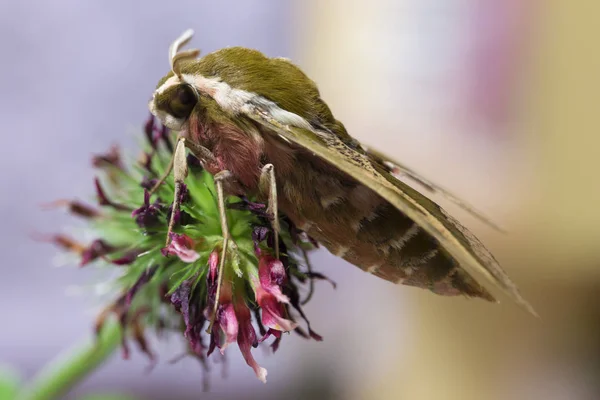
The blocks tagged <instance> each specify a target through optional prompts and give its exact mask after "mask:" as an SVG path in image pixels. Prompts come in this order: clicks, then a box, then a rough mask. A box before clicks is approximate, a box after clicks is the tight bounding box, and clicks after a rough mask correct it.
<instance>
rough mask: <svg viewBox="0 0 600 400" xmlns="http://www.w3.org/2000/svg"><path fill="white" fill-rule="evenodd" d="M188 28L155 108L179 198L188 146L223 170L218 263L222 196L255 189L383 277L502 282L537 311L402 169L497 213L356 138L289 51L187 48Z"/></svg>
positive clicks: (438, 284) (447, 284)
mask: <svg viewBox="0 0 600 400" xmlns="http://www.w3.org/2000/svg"><path fill="white" fill-rule="evenodd" d="M192 35H193V32H192V31H191V30H188V31H186V32H184V33H183V34H182V35H181V36H180V37H179V38H178V39H176V40H175V41H174V42H173V44H172V45H171V47H170V49H169V61H170V65H171V71H170V72H169V73H168V74H167V75H166V76H164V77H163V78H162V79H161V80H160V81H159V83H158V85H157V88H156V90H155V92H154V94H153V98H152V100H151V101H150V104H149V108H150V111H151V112H152V113H153V114H154V115H155V116H156V117H157V118H159V119H160V120H161V121H162V123H163V124H164V125H166V126H167V127H168V128H170V129H172V130H174V131H177V132H178V133H179V137H178V141H177V146H176V151H175V154H174V159H173V162H172V163H171V167H172V168H173V170H174V177H175V182H176V184H175V185H176V187H175V191H176V195H175V203H174V207H176V206H177V201H178V195H177V193H178V192H179V190H180V188H181V185H182V184H183V181H184V179H185V177H186V173H187V166H186V148H187V149H189V150H190V151H191V152H192V153H193V154H194V155H196V157H197V158H198V159H199V160H201V162H202V164H203V166H204V168H205V169H206V170H208V171H209V172H210V173H212V174H213V175H214V177H215V183H216V188H217V198H218V202H219V209H220V215H221V228H222V231H223V238H224V239H223V249H222V257H221V258H220V260H221V265H220V266H219V268H220V269H221V270H222V268H223V263H224V262H225V258H226V254H227V253H226V251H227V248H228V246H229V247H231V246H234V244H233V243H231V241H230V239H229V233H228V232H229V231H228V228H227V220H226V216H225V200H224V196H225V194H236V195H239V194H246V195H254V196H257V197H258V198H259V199H262V200H265V201H266V202H267V203H268V211H269V212H270V213H272V215H274V216H275V217H274V218H273V228H274V230H275V231H276V232H278V231H279V229H280V228H279V218H278V216H279V215H285V216H286V217H287V218H289V220H290V221H292V223H293V224H295V225H296V226H297V227H298V228H299V229H301V230H302V231H304V232H306V233H307V234H308V235H309V236H311V237H312V238H314V239H315V240H317V241H318V242H319V243H321V244H322V245H323V246H325V247H326V248H327V249H328V250H329V251H330V252H331V253H332V254H334V255H336V256H338V257H341V258H343V259H344V260H346V261H348V262H350V263H351V264H354V265H355V266H357V267H359V268H361V269H362V270H364V271H367V272H369V273H371V274H374V275H376V276H378V277H380V278H383V279H385V280H388V281H391V282H394V283H398V284H404V285H409V286H416V287H420V288H424V289H429V290H430V291H432V292H434V293H437V294H439V295H445V296H455V295H466V296H468V297H476V298H482V299H485V300H490V301H494V300H495V297H494V296H493V295H492V293H491V292H490V289H491V288H493V287H496V288H499V289H500V290H501V291H503V292H505V293H506V294H507V295H508V296H509V297H510V298H512V299H513V300H515V301H516V302H517V303H518V304H520V305H521V306H523V307H524V308H525V309H526V310H528V311H530V312H531V313H532V314H535V312H534V310H533V308H532V307H531V306H530V305H529V303H528V302H527V301H526V300H525V299H524V298H523V297H522V296H521V295H520V293H519V291H518V289H517V287H516V285H515V284H514V283H513V282H512V281H511V280H510V278H509V277H508V276H507V275H506V273H505V272H504V271H503V270H502V268H501V267H500V265H499V264H498V262H497V261H496V259H495V258H494V257H493V256H492V254H491V253H490V252H489V251H488V250H487V249H486V248H485V246H484V245H483V244H482V243H481V242H480V241H479V240H478V239H477V238H476V237H475V236H474V235H473V234H472V233H471V232H470V231H469V230H468V229H467V228H465V227H464V226H463V225H461V224H460V223H459V222H458V221H457V220H456V219H454V218H453V217H452V216H450V215H449V214H448V213H446V212H445V211H444V210H443V209H442V208H441V207H440V206H439V205H438V204H436V203H435V202H433V201H432V200H430V199H429V198H428V197H426V196H425V195H423V194H421V193H420V192H419V191H417V190H415V189H413V188H412V187H411V186H409V185H407V184H406V183H404V182H403V181H401V180H400V179H398V178H397V176H398V174H399V173H401V174H404V175H407V176H408V177H410V178H412V179H413V180H416V181H418V182H419V183H421V184H422V186H423V187H424V188H425V189H426V190H428V191H429V192H437V193H441V194H443V195H446V196H447V197H448V198H449V199H450V200H452V201H454V202H456V203H457V204H458V205H460V206H461V207H463V208H464V209H466V210H467V211H469V212H471V213H473V214H474V215H475V216H477V217H478V218H480V219H482V220H484V221H486V222H488V223H489V221H487V219H485V218H484V217H483V216H482V215H481V214H479V213H478V212H476V211H475V210H474V209H473V208H472V207H470V206H469V205H467V204H466V203H465V202H463V201H461V200H459V199H458V198H456V197H454V196H452V195H451V194H450V193H448V192H447V191H445V190H444V189H442V188H440V187H438V186H436V185H434V184H432V183H431V182H429V181H427V180H426V179H424V178H422V177H421V176H419V175H418V174H417V173H416V172H414V171H413V170H411V169H409V168H407V167H406V166H404V165H402V164H400V163H398V162H396V161H394V160H391V159H390V158H388V157H386V156H385V155H383V154H382V153H379V152H376V151H374V150H370V149H367V148H366V147H365V146H362V145H361V144H360V143H359V142H358V141H357V140H355V139H354V138H352V137H351V136H350V135H349V134H348V133H347V131H346V129H345V128H344V125H343V124H342V123H341V122H340V121H338V120H336V119H335V117H334V116H333V114H332V112H331V110H330V109H329V107H328V106H327V104H326V103H325V102H324V101H323V99H321V96H320V94H319V90H318V88H317V86H316V84H315V83H314V82H313V81H312V80H311V79H310V78H309V77H308V76H306V75H305V74H304V73H303V72H302V71H301V70H300V69H299V68H298V67H297V66H296V65H294V64H292V63H291V62H290V61H289V60H287V59H283V58H268V57H266V56H265V55H263V54H262V53H260V52H259V51H256V50H251V49H247V48H242V47H230V48H225V49H222V50H218V51H216V52H213V53H211V54H208V55H205V56H203V57H201V58H199V55H200V51H199V50H184V51H182V50H181V48H182V47H183V46H184V45H185V44H186V43H187V42H189V40H190V39H191V38H192ZM168 173H170V169H169V170H168V171H167V174H168ZM173 214H174V213H173ZM172 227H173V224H172V223H171V224H170V230H171V229H172ZM275 237H277V235H275ZM167 240H168V239H167ZM277 248H278V246H277V245H276V246H275V249H277ZM219 276H221V274H219ZM217 298H218V295H217Z"/></svg>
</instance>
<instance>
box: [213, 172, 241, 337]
mask: <svg viewBox="0 0 600 400" xmlns="http://www.w3.org/2000/svg"><path fill="white" fill-rule="evenodd" d="M232 177H233V175H232V174H231V172H229V171H227V170H223V171H221V172H218V173H217V174H215V177H214V180H215V186H216V187H217V203H218V207H219V219H220V221H221V234H222V235H223V248H222V249H221V258H220V259H219V272H218V273H217V293H216V295H215V305H214V307H213V312H212V315H211V317H210V323H209V324H208V328H207V329H206V333H211V331H212V327H213V324H214V323H215V317H216V316H217V308H218V307H219V296H220V295H221V284H222V282H223V269H224V267H225V258H226V257H227V250H228V248H229V247H231V249H232V250H233V251H235V250H236V248H237V245H236V244H235V242H234V241H233V240H231V234H230V233H229V226H228V225H227V214H226V206H225V195H224V193H223V181H224V180H226V179H231V178H232Z"/></svg>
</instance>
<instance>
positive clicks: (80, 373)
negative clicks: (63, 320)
mask: <svg viewBox="0 0 600 400" xmlns="http://www.w3.org/2000/svg"><path fill="white" fill-rule="evenodd" d="M120 343H121V327H120V325H119V323H118V322H117V321H115V320H114V319H112V318H110V319H108V320H106V321H105V323H104V326H103V328H102V331H101V332H100V335H99V336H98V338H93V339H91V340H88V341H87V342H86V343H84V344H80V345H79V346H77V347H76V348H74V349H71V350H69V351H67V352H65V353H64V354H61V355H59V356H58V357H57V358H56V359H54V360H53V361H51V362H50V364H48V365H46V366H45V367H44V368H43V369H42V371H40V373H39V374H38V375H37V376H36V377H34V378H33V380H32V381H31V382H29V383H28V384H26V385H25V388H24V389H23V391H22V392H21V393H20V394H19V396H18V397H17V399H18V400H51V399H58V398H62V396H63V395H64V394H65V393H67V392H68V391H69V390H70V389H72V388H73V387H74V386H75V385H77V384H78V383H79V382H80V381H81V380H83V379H84V378H86V377H87V376H88V375H89V374H90V373H92V372H93V371H94V370H95V369H96V368H97V367H99V366H100V365H101V364H102V363H103V362H104V361H106V360H107V359H108V358H109V357H110V356H111V355H112V354H113V353H114V351H115V350H116V349H117V348H118V347H119V344H120Z"/></svg>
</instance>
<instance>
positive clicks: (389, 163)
mask: <svg viewBox="0 0 600 400" xmlns="http://www.w3.org/2000/svg"><path fill="white" fill-rule="evenodd" d="M366 151H367V154H369V155H370V156H372V157H373V158H375V159H376V160H377V161H378V162H380V163H382V164H384V165H385V166H386V167H388V168H390V169H391V170H392V172H390V174H391V175H392V176H393V177H394V178H396V179H400V176H398V175H400V174H403V175H406V176H407V177H408V178H410V179H412V180H413V181H415V182H417V183H418V184H419V185H421V186H422V187H423V188H425V189H426V190H427V191H429V192H430V193H437V194H441V195H442V196H444V197H445V198H447V199H448V200H450V201H451V202H453V203H454V204H456V205H458V206H459V207H460V208H462V209H463V210H465V211H466V212H468V213H469V214H471V215H473V216H474V217H475V218H477V219H479V220H480V221H481V222H483V223H485V224H487V225H488V226H490V227H492V228H494V229H496V230H497V231H499V232H506V230H505V229H503V228H502V227H501V226H499V225H498V224H496V223H495V222H494V221H492V220H491V219H490V218H488V217H486V216H485V215H483V213H481V212H480V211H478V210H476V209H475V207H473V206H472V205H470V204H469V203H468V202H466V201H464V200H463V199H461V198H460V197H458V196H456V195H454V194H453V193H451V192H450V191H448V190H447V189H445V188H443V187H441V186H439V185H437V184H435V183H433V182H431V181H430V180H428V179H426V178H424V177H423V176H421V175H420V174H419V173H418V172H416V171H414V170H413V169H412V168H409V167H407V166H406V165H404V164H402V163H400V162H398V161H396V160H394V159H392V158H391V157H388V156H387V155H385V154H383V153H382V152H380V151H379V150H375V149H372V148H367V149H366ZM396 171H397V172H396Z"/></svg>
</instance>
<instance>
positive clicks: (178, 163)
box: [150, 136, 215, 246]
mask: <svg viewBox="0 0 600 400" xmlns="http://www.w3.org/2000/svg"><path fill="white" fill-rule="evenodd" d="M186 148H188V149H190V151H191V152H192V153H193V154H194V156H196V158H198V159H199V160H202V161H204V162H205V163H206V162H214V161H215V157H214V156H213V154H212V153H211V151H210V150H208V149H207V148H206V147H204V146H201V145H199V144H196V143H193V142H191V141H190V140H187V139H186V138H184V137H182V136H180V137H179V138H178V139H177V146H176V147H175V153H173V158H172V159H171V163H170V164H169V168H168V169H167V173H166V174H165V175H164V176H163V177H161V179H160V180H159V182H157V183H156V185H155V186H154V188H152V191H151V192H150V193H153V192H154V190H155V189H156V188H157V187H158V186H159V185H160V184H161V183H162V181H164V180H165V179H166V177H167V176H168V174H169V173H170V171H171V169H172V170H173V177H174V180H175V196H174V199H173V208H172V211H171V218H170V220H169V228H168V229H167V246H168V245H169V241H170V238H171V233H172V231H173V227H174V226H175V215H176V213H177V211H179V207H180V205H181V199H180V198H181V196H180V194H181V188H182V187H183V183H184V180H185V178H186V176H187V173H188V165H187V157H186V154H185V149H186Z"/></svg>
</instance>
